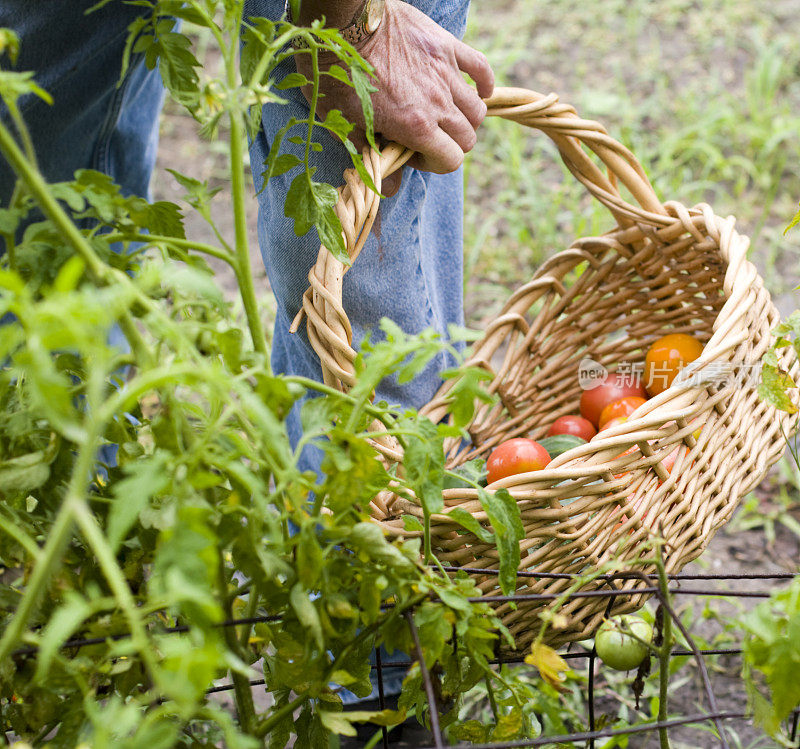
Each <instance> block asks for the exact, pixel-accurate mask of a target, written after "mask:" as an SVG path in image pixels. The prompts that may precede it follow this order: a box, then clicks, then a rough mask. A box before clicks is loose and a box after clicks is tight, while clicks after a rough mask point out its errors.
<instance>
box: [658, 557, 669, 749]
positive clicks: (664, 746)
mask: <svg viewBox="0 0 800 749" xmlns="http://www.w3.org/2000/svg"><path fill="white" fill-rule="evenodd" d="M655 562H656V570H657V571H658V587H659V589H660V591H661V595H662V596H663V597H664V600H667V601H668V600H669V578H668V577H667V569H666V567H665V566H664V556H663V554H662V545H661V543H659V544H658V546H657V548H656V559H655ZM667 608H668V607H666V606H664V607H662V609H661V610H662V612H663V614H664V616H663V617H662V629H661V634H662V639H661V647H660V648H659V652H658V722H659V723H663V722H664V721H665V720H666V719H667V716H668V713H669V711H668V706H667V703H668V699H669V661H670V655H671V654H672V616H671V615H670V612H669V611H668V610H667ZM658 738H659V745H660V747H661V749H670V746H669V733H668V731H667V729H666V728H665V727H664V726H662V727H660V728H659V729H658Z"/></svg>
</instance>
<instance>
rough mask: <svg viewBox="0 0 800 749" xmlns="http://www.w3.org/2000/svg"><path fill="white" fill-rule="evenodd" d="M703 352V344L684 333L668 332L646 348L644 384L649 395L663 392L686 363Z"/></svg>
mask: <svg viewBox="0 0 800 749" xmlns="http://www.w3.org/2000/svg"><path fill="white" fill-rule="evenodd" d="M702 353H703V344H702V343H700V341H698V340H697V339H696V338H694V337H693V336H690V335H687V334H686V333H670V334H669V335H665V336H664V337H662V338H659V339H658V340H657V341H656V342H655V343H653V344H652V345H651V346H650V348H649V349H648V350H647V356H646V357H645V362H644V384H645V388H646V389H647V392H648V393H649V394H650V395H658V394H659V393H663V392H664V391H665V390H666V389H667V388H668V387H669V386H670V385H672V381H673V380H674V379H675V378H676V377H677V376H678V372H680V371H681V370H682V369H683V368H684V367H685V366H686V365H687V364H690V363H691V362H693V361H694V360H695V359H697V358H699V357H700V354H702Z"/></svg>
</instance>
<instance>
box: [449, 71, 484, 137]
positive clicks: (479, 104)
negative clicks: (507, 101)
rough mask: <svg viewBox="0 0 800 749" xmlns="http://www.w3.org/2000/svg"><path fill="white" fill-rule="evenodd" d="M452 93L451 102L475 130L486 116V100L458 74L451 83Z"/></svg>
mask: <svg viewBox="0 0 800 749" xmlns="http://www.w3.org/2000/svg"><path fill="white" fill-rule="evenodd" d="M452 94H453V103H454V104H455V105H456V106H457V107H458V108H459V109H460V110H461V111H462V112H463V113H464V116H465V117H466V118H467V120H468V121H469V124H470V125H472V128H473V130H477V129H478V128H479V127H480V124H481V123H482V122H483V120H484V118H485V117H486V102H484V101H483V99H481V97H480V96H478V92H477V91H475V89H474V88H472V86H470V85H469V84H468V83H467V82H466V81H465V80H463V78H461V76H460V75H459V77H458V80H457V81H456V82H455V84H454V85H453V90H452Z"/></svg>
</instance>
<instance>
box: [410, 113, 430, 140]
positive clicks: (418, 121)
mask: <svg viewBox="0 0 800 749" xmlns="http://www.w3.org/2000/svg"><path fill="white" fill-rule="evenodd" d="M431 124H432V123H431V120H430V118H429V117H428V115H427V113H425V112H424V111H423V110H421V109H412V110H410V111H409V112H408V113H407V114H406V126H407V127H408V128H410V129H411V130H413V131H415V132H417V133H420V134H422V135H427V134H428V133H430V131H431Z"/></svg>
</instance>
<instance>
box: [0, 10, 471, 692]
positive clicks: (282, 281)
mask: <svg viewBox="0 0 800 749" xmlns="http://www.w3.org/2000/svg"><path fill="white" fill-rule="evenodd" d="M94 3H95V0H64V1H62V2H50V3H43V4H42V5H41V8H40V7H37V6H34V4H32V3H31V0H0V26H8V27H10V28H13V29H14V30H15V31H16V32H17V33H18V34H19V36H20V39H21V42H22V49H21V54H20V59H19V61H18V64H17V69H18V70H35V71H36V73H37V81H38V82H39V84H40V85H42V86H43V88H45V89H46V90H47V91H49V92H50V93H51V94H52V95H53V98H54V100H55V103H54V105H53V106H52V107H51V106H49V105H47V104H45V103H44V102H42V101H40V100H39V99H36V98H34V97H27V98H26V99H24V100H23V101H22V102H21V107H22V111H23V116H24V117H25V120H26V122H27V123H28V126H29V128H30V130H31V134H32V137H33V141H34V145H35V148H36V152H37V154H38V157H39V163H40V167H41V168H42V171H43V172H44V174H45V176H46V177H47V179H48V180H50V181H61V180H67V179H71V178H72V176H73V173H74V172H75V170H77V169H83V168H91V169H97V170H99V171H102V172H105V173H106V174H109V175H110V176H111V177H113V179H114V181H115V182H117V183H118V184H119V185H120V186H121V187H122V190H123V192H125V193H126V194H136V195H142V196H145V197H147V196H148V187H149V181H150V176H151V173H152V170H153V166H154V164H155V155H156V148H157V144H158V113H159V111H160V109H161V105H162V101H163V90H162V85H161V80H160V77H159V74H158V73H157V72H151V71H148V70H147V69H146V67H145V66H144V64H143V63H142V62H141V61H140V60H139V61H134V64H133V65H132V66H131V68H130V69H129V71H128V73H127V75H126V77H125V80H124V81H123V84H122V86H121V87H119V88H117V87H116V84H117V80H118V77H119V71H120V64H121V58H122V50H123V47H124V44H125V39H126V36H127V27H128V25H129V24H130V23H131V22H132V21H133V20H134V19H135V18H136V17H137V16H138V15H140V14H141V9H140V8H137V7H132V6H128V5H125V4H123V3H121V2H112V3H110V4H108V5H106V6H104V7H103V8H101V9H100V10H98V11H96V12H94V13H93V14H91V15H89V16H85V15H84V10H86V9H87V8H89V7H91V6H92V5H93V4H94ZM413 4H414V5H415V6H416V7H418V8H420V9H421V10H422V11H423V12H425V13H427V14H428V15H429V16H430V17H431V18H433V19H434V20H435V21H436V22H437V23H439V24H440V25H441V26H443V27H444V28H446V29H448V30H449V31H451V32H452V33H454V34H456V35H459V36H460V35H462V34H463V32H464V27H465V25H466V17H467V8H468V5H469V0H413ZM283 8H284V2H283V0H247V2H246V14H247V15H248V16H266V17H268V18H272V19H278V18H280V17H281V16H282V14H283ZM37 11H38V12H37ZM291 69H292V62H291V61H290V60H287V61H285V62H284V63H283V64H282V67H281V69H280V70H279V72H278V75H279V76H281V75H283V74H286V73H287V72H289V71H290V70H291ZM284 96H285V97H286V98H288V99H289V103H288V104H286V105H275V104H273V105H269V106H266V107H265V108H264V113H263V119H262V125H263V127H262V129H261V131H260V132H259V133H258V135H257V136H256V138H255V139H254V140H253V142H252V144H251V147H250V158H251V164H252V166H253V175H254V179H255V183H256V189H257V190H258V191H259V194H258V236H259V244H260V247H261V254H262V257H263V259H264V265H265V266H266V270H267V274H268V276H269V279H270V284H271V286H272V290H273V293H274V294H275V299H276V302H277V319H276V325H275V333H274V343H273V349H272V366H273V369H274V370H275V371H276V372H282V373H288V374H295V375H302V376H305V377H310V378H313V379H321V372H320V367H319V361H318V359H317V355H316V354H315V353H314V351H313V349H312V348H311V345H310V344H309V341H308V338H307V337H306V334H305V331H304V330H301V331H300V332H299V333H297V334H295V335H293V334H290V333H289V325H290V323H291V321H292V319H293V318H294V316H295V314H296V312H297V311H298V310H299V308H300V306H301V300H302V296H303V293H304V292H305V290H306V288H307V286H308V280H307V278H308V271H309V269H310V268H311V267H312V265H313V264H314V261H315V259H316V256H317V251H318V249H319V239H318V237H317V234H316V231H314V230H312V231H311V232H309V233H308V234H307V235H306V236H304V237H299V238H298V237H296V236H295V234H294V230H293V226H292V222H291V221H290V220H289V219H287V218H286V217H285V216H284V215H283V202H284V198H285V195H286V191H287V189H288V186H289V183H290V182H291V180H292V178H293V177H294V174H295V172H294V171H293V172H289V173H287V174H284V175H282V176H280V177H275V178H273V179H272V180H270V181H269V183H267V184H266V185H264V184H263V181H262V179H261V176H260V175H261V172H262V164H263V162H264V159H265V158H266V155H267V153H268V152H269V147H270V143H271V141H272V139H273V138H274V136H275V133H276V132H277V131H278V130H279V129H280V128H281V127H282V126H283V125H284V123H285V122H286V121H287V120H288V119H289V117H297V118H301V119H302V118H303V117H306V116H307V115H308V107H307V104H306V101H305V99H304V98H303V97H302V95H301V94H300V92H299V91H298V90H297V89H291V90H290V91H288V92H284ZM292 134H300V135H305V132H304V131H302V132H301V131H298V133H291V132H290V133H289V135H290V136H291V135H292ZM316 137H317V138H318V139H319V140H320V141H321V142H322V144H323V147H324V149H323V152H322V153H321V154H316V153H313V156H312V158H313V160H314V165H315V166H316V167H317V172H316V174H315V179H317V180H320V181H325V182H330V183H331V184H334V185H338V184H340V183H341V182H342V174H343V172H344V170H345V169H346V168H347V167H348V166H350V163H351V162H350V157H349V155H348V154H347V152H346V151H345V149H344V148H343V147H342V146H341V144H340V143H339V142H338V141H337V140H336V139H334V138H333V137H331V136H330V135H329V134H328V133H327V132H325V131H322V130H321V129H320V130H319V132H317V133H316ZM299 148H300V147H299V146H296V145H292V144H290V143H289V142H288V140H287V141H285V142H284V150H285V151H287V152H288V151H292V150H294V151H295V152H296V153H299V151H298V149H299ZM13 185H14V177H13V174H12V172H11V171H10V169H9V168H8V166H7V165H6V164H5V163H4V162H2V160H0V205H7V203H8V199H9V197H10V195H11V191H12V189H13ZM462 208H463V187H462V174H461V172H460V170H459V171H458V172H455V173H453V174H448V175H436V174H430V173H427V172H420V171H417V170H414V169H411V168H406V169H405V170H404V174H403V181H402V186H401V188H400V190H399V192H398V193H397V194H396V195H395V196H394V197H392V198H389V199H387V200H385V201H383V203H382V205H381V209H380V216H379V221H378V224H379V225H380V227H381V228H380V238H378V237H376V236H375V235H374V234H373V236H371V237H370V239H369V240H368V242H367V243H366V245H365V247H364V249H363V251H362V252H361V255H360V256H359V258H358V261H357V262H356V263H355V265H354V266H353V268H352V269H351V270H350V271H349V272H348V273H347V275H346V277H345V281H344V305H345V308H346V309H347V312H348V315H349V317H350V321H351V323H352V325H353V332H354V341H355V344H356V345H358V342H359V341H361V340H362V339H363V337H364V335H365V334H366V333H367V332H371V336H372V339H373V340H377V339H379V337H380V331H379V329H378V328H377V324H378V322H379V320H380V319H381V318H382V317H389V318H391V319H392V320H394V321H395V322H396V323H398V324H399V325H400V327H402V328H403V329H404V330H405V331H406V332H408V333H418V332H421V331H422V330H425V329H426V328H434V329H435V330H437V331H438V332H439V333H441V334H442V335H443V336H446V334H447V328H448V326H449V325H450V324H459V325H460V324H461V323H462V322H463V303H462V302H463V300H462V286H463V281H462V273H463V268H462V215H463V210H462ZM453 364H454V362H453V361H452V360H451V358H450V357H449V356H446V355H444V354H442V355H441V357H440V358H439V359H438V360H437V361H435V362H433V363H432V364H431V365H430V366H429V367H428V369H427V370H426V371H425V372H423V373H422V374H421V375H420V376H418V377H417V378H416V379H415V380H414V381H413V382H411V383H409V384H406V385H403V386H399V385H398V384H397V382H396V381H394V380H392V379H389V380H387V381H386V382H385V383H383V385H382V386H381V388H380V389H379V391H378V396H379V397H381V398H384V399H386V400H387V401H389V402H392V403H398V404H402V405H405V406H411V407H415V408H417V407H420V406H421V405H423V404H424V403H425V402H427V401H428V400H430V398H431V397H432V396H433V395H434V393H435V392H436V390H437V389H438V387H439V385H440V378H439V371H441V370H442V369H444V368H446V367H450V366H452V365H453ZM288 429H289V435H290V437H291V439H292V440H293V442H295V443H296V441H297V440H298V439H299V436H300V419H299V406H298V407H296V408H295V409H294V410H293V411H292V413H291V414H290V417H289V420H288ZM302 461H303V463H304V465H303V468H311V469H316V468H317V466H318V459H317V456H316V455H315V454H314V452H313V451H311V450H309V451H307V452H306V453H304V455H303V456H302ZM400 657H402V658H403V659H405V658H406V657H405V656H400ZM385 660H386V661H389V660H390V659H389V658H388V657H387V658H386V659H385ZM404 674H405V670H404V669H398V668H394V669H392V668H391V667H389V668H385V669H384V688H385V693H386V694H396V693H397V692H399V688H400V682H401V681H402V678H403V676H404ZM374 695H377V691H376V690H373V696H374ZM344 700H345V702H353V701H357V698H356V697H355V696H354V695H352V694H350V693H346V694H345V695H344Z"/></svg>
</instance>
